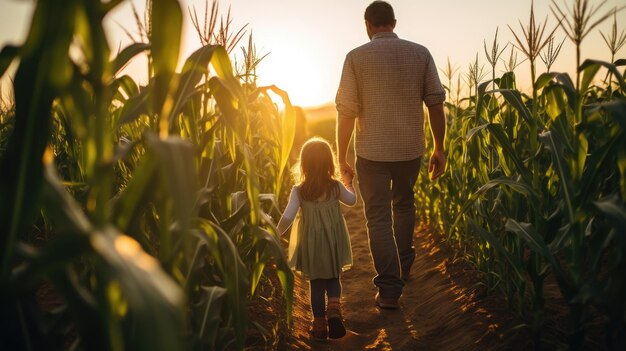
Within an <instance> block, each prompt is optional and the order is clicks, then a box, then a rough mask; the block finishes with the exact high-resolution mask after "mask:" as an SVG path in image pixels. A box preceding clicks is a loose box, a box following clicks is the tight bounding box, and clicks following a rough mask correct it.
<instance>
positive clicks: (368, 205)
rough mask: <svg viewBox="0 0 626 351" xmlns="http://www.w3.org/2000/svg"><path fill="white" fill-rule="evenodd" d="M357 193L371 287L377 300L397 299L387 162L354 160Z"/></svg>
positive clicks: (397, 274)
mask: <svg viewBox="0 0 626 351" xmlns="http://www.w3.org/2000/svg"><path fill="white" fill-rule="evenodd" d="M356 172H357V175H358V184H359V190H360V191H361V196H362V197H363V202H364V204H365V219H366V221H367V234H368V237H369V245H370V252H371V253H372V259H373V260H374V268H375V269H376V273H377V275H376V277H374V284H375V285H376V286H377V287H378V291H379V293H380V296H381V297H384V298H398V297H400V295H401V294H402V288H403V287H404V282H403V281H402V279H400V262H399V260H398V248H397V247H396V241H395V239H394V236H393V229H392V220H391V172H390V170H389V163H388V162H375V161H370V160H366V159H363V158H360V157H358V158H357V160H356Z"/></svg>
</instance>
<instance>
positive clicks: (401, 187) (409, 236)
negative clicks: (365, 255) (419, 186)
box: [391, 158, 421, 278]
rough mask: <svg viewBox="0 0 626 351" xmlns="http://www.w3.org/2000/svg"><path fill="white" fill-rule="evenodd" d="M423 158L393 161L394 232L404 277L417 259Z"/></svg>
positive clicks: (406, 276)
mask: <svg viewBox="0 0 626 351" xmlns="http://www.w3.org/2000/svg"><path fill="white" fill-rule="evenodd" d="M420 163H421V158H417V159H415V160H411V161H402V162H393V165H392V166H391V184H392V185H391V192H392V194H393V195H392V198H393V232H394V236H395V237H396V244H397V245H398V256H399V258H400V266H401V269H402V275H403V277H404V278H408V274H409V272H410V271H411V265H413V261H414V260H415V247H414V246H413V231H414V229H415V198H414V197H415V194H414V192H413V186H414V185H415V181H416V180H417V174H418V172H419V168H420Z"/></svg>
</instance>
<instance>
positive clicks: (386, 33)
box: [372, 32, 398, 40]
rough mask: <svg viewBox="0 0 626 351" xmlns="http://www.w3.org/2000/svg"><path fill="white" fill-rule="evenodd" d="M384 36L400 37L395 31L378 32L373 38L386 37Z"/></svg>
mask: <svg viewBox="0 0 626 351" xmlns="http://www.w3.org/2000/svg"><path fill="white" fill-rule="evenodd" d="M384 38H395V39H398V35H397V34H396V33H394V32H378V33H376V34H374V35H373V36H372V40H374V39H384Z"/></svg>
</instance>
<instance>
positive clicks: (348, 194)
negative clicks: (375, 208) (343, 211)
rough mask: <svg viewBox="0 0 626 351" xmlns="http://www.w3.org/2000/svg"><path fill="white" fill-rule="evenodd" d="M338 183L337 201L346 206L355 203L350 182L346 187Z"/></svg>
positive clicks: (354, 195)
mask: <svg viewBox="0 0 626 351" xmlns="http://www.w3.org/2000/svg"><path fill="white" fill-rule="evenodd" d="M338 183H339V201H341V202H342V203H344V204H345V205H348V206H354V205H356V194H355V193H354V188H353V187H352V184H348V186H347V187H346V186H345V185H343V183H342V182H338Z"/></svg>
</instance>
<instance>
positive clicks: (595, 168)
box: [576, 138, 626, 204]
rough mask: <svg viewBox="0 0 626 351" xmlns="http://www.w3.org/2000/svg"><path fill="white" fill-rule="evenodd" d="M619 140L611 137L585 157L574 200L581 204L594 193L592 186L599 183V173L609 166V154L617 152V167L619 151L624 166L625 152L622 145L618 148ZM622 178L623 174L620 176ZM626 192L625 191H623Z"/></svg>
mask: <svg viewBox="0 0 626 351" xmlns="http://www.w3.org/2000/svg"><path fill="white" fill-rule="evenodd" d="M619 141H620V140H619V139H618V138H611V139H610V140H608V141H607V142H606V143H605V144H603V145H602V146H600V147H598V148H596V149H595V150H593V151H592V152H591V154H590V155H589V156H588V157H587V159H586V161H585V163H586V167H585V169H584V171H583V174H582V176H581V177H580V185H579V186H577V196H576V202H577V203H581V204H587V203H588V202H587V201H588V200H589V198H590V197H592V196H593V194H595V192H594V191H592V188H593V187H594V186H598V184H601V179H599V178H598V177H599V175H600V174H602V171H603V170H606V169H609V167H611V162H612V160H611V155H614V154H616V153H617V154H618V167H619V163H620V160H621V158H620V157H619V154H620V153H623V154H624V155H623V156H624V160H623V162H624V167H626V153H624V147H622V148H620V142H619ZM621 179H622V180H623V179H624V178H623V176H622V178H621ZM625 194H626V193H625Z"/></svg>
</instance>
